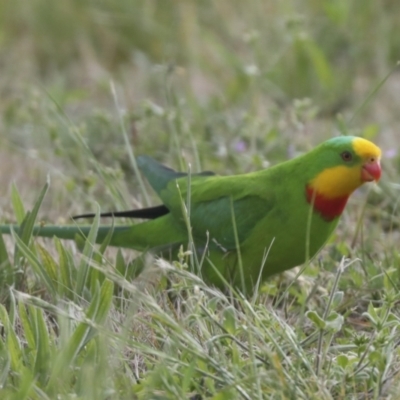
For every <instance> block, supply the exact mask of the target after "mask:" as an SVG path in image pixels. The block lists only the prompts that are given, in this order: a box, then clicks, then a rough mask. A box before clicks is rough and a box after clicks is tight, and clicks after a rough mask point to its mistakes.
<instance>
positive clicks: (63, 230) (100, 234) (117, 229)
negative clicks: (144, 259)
mask: <svg viewBox="0 0 400 400" xmlns="http://www.w3.org/2000/svg"><path fill="white" fill-rule="evenodd" d="M91 228H92V226H91V225H83V226H73V225H60V226H58V225H47V226H39V225H37V226H35V227H34V228H33V235H34V236H41V237H49V238H51V237H54V236H56V237H58V238H60V239H72V240H73V239H76V238H77V236H81V237H87V236H88V235H89V232H90V229H91ZM130 228H131V226H129V225H126V226H125V225H124V226H114V230H113V236H112V237H111V242H110V245H111V246H112V245H118V246H119V247H133V246H130V245H129V243H128V242H126V243H125V245H124V243H118V244H117V243H113V242H115V240H117V239H118V237H119V236H120V235H119V234H120V233H123V232H126V231H127V230H129V229H130ZM19 229H20V227H19V226H18V225H0V232H1V233H3V234H7V235H9V234H11V230H14V231H15V232H17V233H18V231H19ZM111 229H112V227H111V226H109V225H104V226H100V227H99V229H98V231H97V237H96V243H102V242H103V240H104V239H105V238H106V236H107V234H108V233H109V232H110V230H111ZM113 239H114V240H113ZM117 241H118V240H117ZM118 242H119V241H118Z"/></svg>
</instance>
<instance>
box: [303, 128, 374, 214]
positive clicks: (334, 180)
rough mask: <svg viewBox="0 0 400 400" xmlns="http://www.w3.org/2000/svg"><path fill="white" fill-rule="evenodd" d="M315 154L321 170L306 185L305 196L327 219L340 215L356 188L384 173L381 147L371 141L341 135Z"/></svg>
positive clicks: (319, 147)
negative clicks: (382, 171) (381, 163)
mask: <svg viewBox="0 0 400 400" xmlns="http://www.w3.org/2000/svg"><path fill="white" fill-rule="evenodd" d="M313 153H314V157H318V164H319V170H317V171H315V172H314V176H313V178H312V179H311V180H310V181H309V182H308V183H307V185H306V197H307V201H308V202H309V203H310V204H313V207H314V210H315V211H317V212H319V213H320V214H321V216H322V217H323V218H324V219H326V220H328V221H330V220H333V219H334V218H336V217H339V216H340V215H341V213H342V211H343V209H344V207H345V205H346V203H347V199H348V198H349V196H350V195H351V194H352V193H353V192H354V190H356V189H357V188H358V187H360V186H361V185H362V184H363V183H365V182H372V181H378V180H379V178H380V176H381V166H380V157H381V150H380V149H379V147H377V146H376V145H375V144H374V143H372V142H370V141H369V140H366V139H363V138H359V137H355V136H339V137H335V138H332V139H330V140H328V141H326V142H324V143H322V144H321V145H320V146H318V147H317V148H315V150H314V151H313Z"/></svg>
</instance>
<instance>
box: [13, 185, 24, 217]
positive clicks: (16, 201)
mask: <svg viewBox="0 0 400 400" xmlns="http://www.w3.org/2000/svg"><path fill="white" fill-rule="evenodd" d="M11 203H12V206H13V208H14V214H15V218H16V219H17V222H18V225H21V224H22V222H23V220H24V218H25V208H24V204H23V203H22V200H21V196H20V195H19V193H18V189H17V187H16V186H15V183H13V184H12V185H11Z"/></svg>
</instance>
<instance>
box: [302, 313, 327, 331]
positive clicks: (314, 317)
mask: <svg viewBox="0 0 400 400" xmlns="http://www.w3.org/2000/svg"><path fill="white" fill-rule="evenodd" d="M306 317H307V318H308V319H309V320H310V321H311V322H312V323H313V324H314V325H315V326H316V327H317V328H318V329H325V328H326V323H325V321H324V320H323V319H322V318H321V317H320V316H319V315H318V314H317V313H316V312H315V311H308V312H307V313H306Z"/></svg>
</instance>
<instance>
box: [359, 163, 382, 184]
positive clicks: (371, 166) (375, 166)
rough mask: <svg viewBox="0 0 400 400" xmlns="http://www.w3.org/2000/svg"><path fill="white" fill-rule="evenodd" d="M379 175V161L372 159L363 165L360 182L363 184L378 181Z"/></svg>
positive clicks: (380, 171) (380, 170)
mask: <svg viewBox="0 0 400 400" xmlns="http://www.w3.org/2000/svg"><path fill="white" fill-rule="evenodd" d="M381 173H382V169H381V165H380V163H379V160H378V159H376V158H372V159H371V160H369V161H367V162H366V163H365V164H364V165H363V167H362V170H361V180H362V181H363V182H372V181H379V178H380V177H381Z"/></svg>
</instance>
